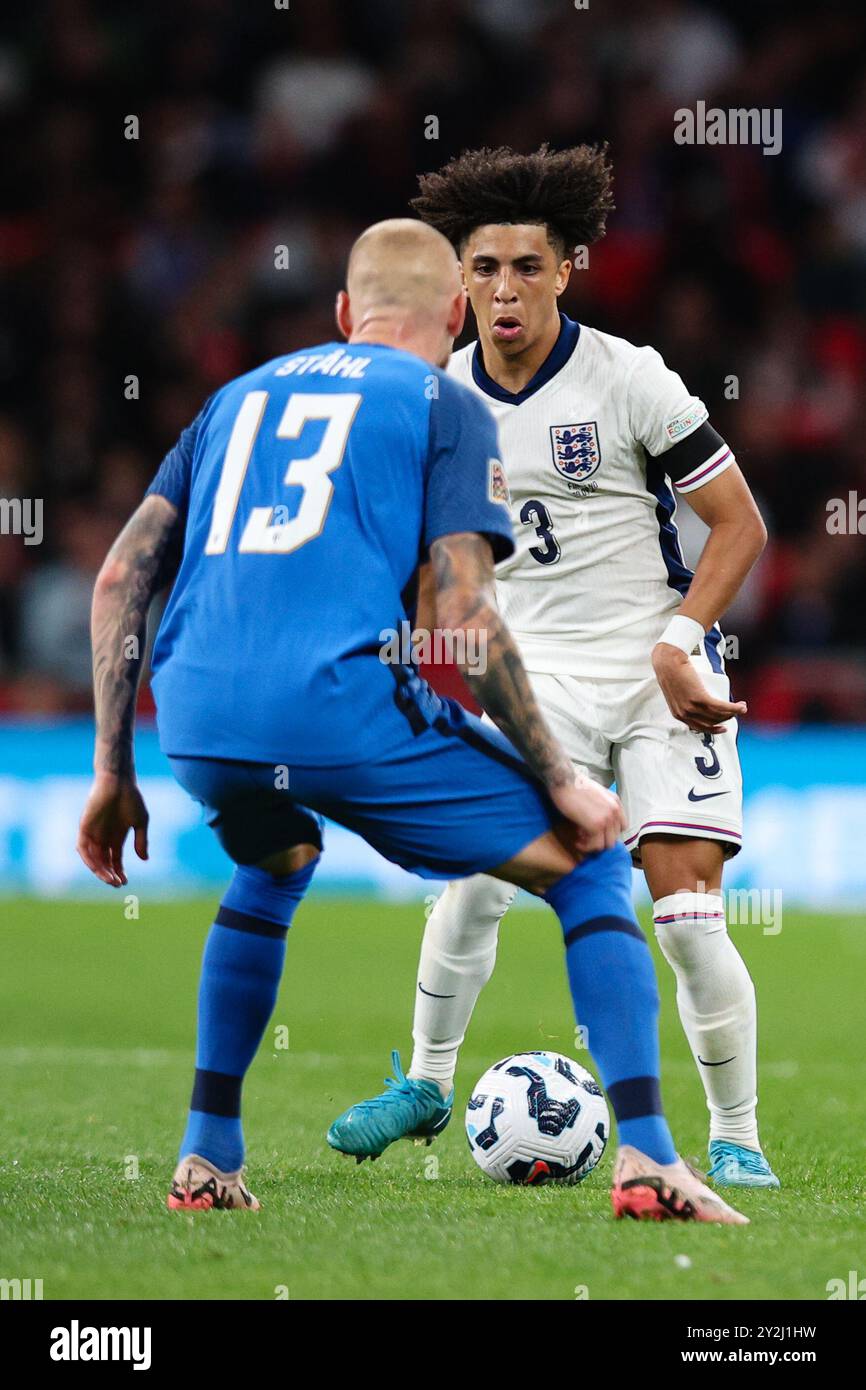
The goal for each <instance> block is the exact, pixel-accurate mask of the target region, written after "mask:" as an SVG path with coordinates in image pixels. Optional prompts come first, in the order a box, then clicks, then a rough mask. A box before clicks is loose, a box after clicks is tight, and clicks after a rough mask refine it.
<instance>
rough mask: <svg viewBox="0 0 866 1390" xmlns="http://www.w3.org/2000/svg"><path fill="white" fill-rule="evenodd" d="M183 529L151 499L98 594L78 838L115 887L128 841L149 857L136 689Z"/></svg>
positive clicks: (125, 533)
mask: <svg viewBox="0 0 866 1390" xmlns="http://www.w3.org/2000/svg"><path fill="white" fill-rule="evenodd" d="M182 531H183V524H182V521H181V518H180V516H179V513H178V510H177V508H176V507H175V506H174V505H173V503H171V502H169V501H168V499H167V498H165V497H160V496H159V495H153V496H150V497H146V498H145V500H144V501H143V502H142V504H141V506H140V507H139V508H138V510H137V511H136V512H135V513H134V514H133V516H132V517H131V519H130V520H129V522H128V523H127V525H126V526H125V527H124V529H123V530H122V531H121V533H120V535H119V536H118V538H117V540H116V541H115V542H114V545H113V546H112V547H111V550H110V551H109V553H108V556H107V557H106V560H105V563H104V564H103V566H102V569H101V570H100V572H99V575H98V577H97V580H96V585H95V588H94V591H93V608H92V613H91V637H92V642H93V696H94V707H95V712H96V751H95V756H94V764H93V766H94V775H95V780H94V784H93V788H92V790H91V793H90V797H89V799H88V802H87V805H86V807H85V809H84V814H83V816H82V818H81V825H80V828H79V835H78V852H79V854H80V855H81V857H82V859H83V860H84V862H85V864H86V865H87V866H88V868H89V869H91V870H92V871H93V873H94V874H96V876H97V878H100V879H102V881H103V883H108V884H110V885H111V886H112V887H115V888H119V887H120V886H121V885H122V884H124V883H126V881H127V880H126V875H125V874H124V872H123V843H124V840H125V839H126V836H127V833H128V831H129V830H130V829H134V831H135V850H136V853H137V854H138V856H139V858H141V859H146V858H147V810H146V808H145V805H144V801H143V800H142V797H141V793H140V792H139V790H138V787H137V786H136V781H135V762H134V756H133V728H134V723H135V705H136V698H137V695H138V683H139V679H140V676H141V667H142V660H143V657H144V647H145V640H146V635H147V614H148V609H149V608H150V605H151V603H152V601H153V599H154V596H155V595H156V594H157V593H158V592H159V591H160V589H162V588H164V587H165V585H166V584H167V583H168V582H169V581H170V580H171V579H172V578H173V577H174V574H175V573H176V570H177V565H178V561H179V558H180V551H181V542H182Z"/></svg>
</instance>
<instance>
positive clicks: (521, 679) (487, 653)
mask: <svg viewBox="0 0 866 1390" xmlns="http://www.w3.org/2000/svg"><path fill="white" fill-rule="evenodd" d="M430 557H431V561H432V565H433V573H434V579H435V588H436V614H437V620H438V626H439V627H440V628H444V629H446V630H449V631H451V632H452V633H456V632H459V631H462V632H464V633H467V634H469V633H473V634H474V635H475V637H476V641H475V642H474V644H473V647H474V650H475V651H476V652H478V653H479V654H480V655H481V657H482V659H481V660H479V661H478V662H477V663H472V662H465V661H461V662H458V665H459V666H460V670H461V673H462V675H463V677H464V679H465V680H466V682H467V684H468V686H469V688H470V690H471V691H472V693H473V695H474V696H475V698H476V699H477V701H478V703H479V704H480V705H481V707H482V709H484V710H485V711H486V712H487V714H489V716H490V718H491V719H492V720H493V721H494V723H495V724H497V725H498V727H499V728H500V729H501V730H502V732H503V733H504V734H505V735H506V736H507V737H508V738H509V739H510V740H511V742H512V743H513V744H514V746H515V748H516V749H517V750H518V751H519V752H520V753H521V754H522V756H523V757H524V759H525V760H526V762H527V764H528V765H529V767H530V768H531V770H532V771H533V772H534V773H535V775H536V777H537V778H538V779H539V781H541V782H543V783H544V785H545V787H546V788H547V791H548V794H549V795H550V797H551V800H552V801H553V802H554V804H555V805H556V807H557V809H558V810H559V811H560V812H561V813H562V815H563V816H565V817H566V819H568V820H570V821H572V822H573V823H574V824H576V825H577V826H578V830H579V840H578V847H579V848H580V849H582V850H584V851H585V852H588V851H590V850H595V849H602V848H604V847H605V846H607V847H610V846H611V845H612V844H613V843H614V841H615V840H616V839H617V837H618V835H619V833H620V831H621V830H622V829H623V828H624V820H623V816H622V808H621V806H620V803H619V800H618V798H617V797H615V796H614V795H613V794H612V793H611V792H609V791H606V790H605V789H604V788H603V787H600V786H599V785H598V784H597V783H595V782H592V781H590V779H589V778H587V777H584V776H583V775H578V776H575V771H574V767H573V766H572V763H571V760H570V759H569V757H568V754H567V753H566V752H565V749H564V748H563V747H562V746H561V744H560V743H559V741H558V739H557V738H556V737H555V736H554V734H553V733H552V731H551V730H550V728H549V727H548V724H547V721H546V720H545V718H544V715H543V714H542V712H541V710H540V709H539V707H538V703H537V701H536V699H535V695H534V694H533V691H532V687H531V685H530V684H529V680H528V678H527V675H526V671H525V669H524V666H523V662H522V661H521V659H520V653H519V652H518V650H517V646H516V645H515V642H514V638H513V637H512V635H511V633H510V632H509V630H508V628H507V626H506V624H505V623H504V622H503V620H502V617H501V615H500V613H499V609H498V607H497V604H496V592H495V580H494V573H493V551H492V549H491V546H490V542H489V541H488V540H486V539H485V537H484V536H481V535H478V534H476V533H470V532H464V533H459V534H454V535H447V536H443V537H441V538H440V539H439V540H436V541H434V542H433V544H432V545H431V547H430ZM466 646H467V648H468V649H472V648H470V644H469V643H467V644H466Z"/></svg>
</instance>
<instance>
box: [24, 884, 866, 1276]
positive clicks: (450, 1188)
mask: <svg viewBox="0 0 866 1390" xmlns="http://www.w3.org/2000/svg"><path fill="white" fill-rule="evenodd" d="M213 908H214V904H213V902H209V901H206V900H198V901H193V902H186V903H176V904H172V905H170V906H169V905H157V904H151V905H148V903H147V900H146V899H143V900H142V902H141V909H140V917H139V919H138V920H137V921H127V920H126V919H125V917H124V910H123V899H122V898H120V897H117V898H110V897H109V895H108V894H106V900H105V901H103V902H98V903H94V904H92V905H86V904H81V903H78V904H66V903H54V902H35V901H15V902H5V903H2V904H0V960H2V967H0V1115H2V1122H0V1278H16V1277H17V1278H30V1279H38V1278H41V1279H42V1280H43V1290H44V1297H45V1298H46V1299H51V1298H76V1297H81V1298H108V1299H110V1298H144V1299H147V1298H154V1299H168V1298H181V1299H190V1298H192V1299H221V1298H251V1299H274V1298H280V1297H288V1298H290V1299H438V1298H456V1299H565V1300H573V1299H575V1298H589V1299H590V1300H593V1299H631V1298H638V1299H647V1298H649V1299H657V1298H699V1299H712V1300H722V1299H732V1298H752V1299H754V1298H793V1299H824V1298H826V1297H827V1293H826V1286H827V1282H828V1280H831V1279H834V1278H842V1279H845V1280H847V1278H848V1271H849V1270H851V1269H855V1270H858V1271H859V1275H860V1277H862V1276H863V1275H864V1274H866V1204H864V1200H863V1199H864V1187H866V1183H864V1178H863V1136H864V1133H866V1063H864V1058H863V1051H862V989H863V985H862V981H863V978H864V974H866V934H864V932H863V930H862V923H860V922H858V921H857V920H856V918H855V917H854V916H853V915H852V916H850V917H844V916H835V917H831V916H817V915H805V914H795V913H793V912H792V913H790V914H787V915H786V916H785V918H784V922H783V927H782V931H781V932H780V933H779V934H778V935H777V936H769V935H767V936H765V935H763V934H762V932H761V928H760V927H739V928H734V936H735V938H736V940H737V941H738V943H739V945H740V947H741V949H742V951H743V953H744V955H745V957H746V959H747V960H748V963H749V965H750V968H751V970H752V972H753V975H754V977H755V980H756V983H757V987H758V998H759V1006H760V1030H761V1031H760V1055H761V1066H762V1096H761V1107H760V1116H761V1121H762V1134H763V1139H764V1144H765V1147H766V1148H767V1151H768V1153H769V1154H770V1155H771V1157H772V1160H773V1163H774V1165H775V1167H776V1170H777V1171H778V1173H779V1175H780V1177H781V1178H782V1181H783V1184H784V1188H783V1191H781V1192H779V1193H769V1194H762V1193H743V1194H739V1204H740V1205H741V1206H742V1208H743V1209H744V1210H745V1211H746V1212H747V1213H748V1215H749V1216H750V1217H751V1218H752V1225H751V1226H750V1227H748V1228H747V1229H725V1228H710V1227H682V1226H677V1225H665V1226H653V1225H646V1226H644V1225H639V1224H637V1223H635V1222H615V1221H614V1220H613V1219H612V1217H611V1213H610V1207H609V1198H608V1180H609V1176H610V1168H611V1163H612V1153H613V1145H612V1144H611V1145H609V1147H608V1151H607V1153H606V1154H605V1157H604V1159H603V1160H602V1163H601V1165H600V1167H599V1168H598V1169H597V1170H596V1171H595V1173H593V1174H592V1175H591V1177H590V1178H589V1179H588V1180H587V1181H586V1182H585V1183H583V1184H582V1185H581V1186H580V1187H576V1188H563V1189H557V1188H540V1189H527V1188H504V1187H497V1186H495V1185H494V1184H493V1183H491V1182H489V1181H488V1180H487V1179H486V1178H485V1177H483V1175H482V1174H481V1173H480V1172H479V1170H478V1169H477V1168H476V1167H475V1164H474V1163H473V1161H472V1159H471V1157H470V1154H469V1151H468V1148H467V1145H466V1140H465V1136H464V1132H463V1123H462V1118H463V1108H464V1106H465V1103H466V1099H467V1096H468V1094H469V1091H470V1089H471V1086H472V1084H473V1082H474V1081H475V1080H476V1079H477V1078H478V1076H480V1074H481V1072H482V1071H483V1070H484V1069H485V1068H486V1067H487V1066H489V1065H490V1064H491V1063H492V1062H494V1061H496V1060H498V1059H499V1058H500V1057H502V1056H504V1055H506V1054H507V1053H509V1052H514V1051H519V1050H523V1049H529V1048H540V1047H548V1048H551V1049H554V1050H558V1051H562V1052H566V1053H568V1052H572V1053H573V1054H574V1055H576V1056H577V1057H578V1059H579V1060H581V1059H582V1060H584V1061H585V1060H586V1054H585V1053H584V1054H581V1053H579V1052H578V1053H575V1052H574V1047H573V1042H574V1028H573V1021H572V1018H571V1010H570V1005H569V1000H568V994H567V988H566V982H565V972H564V967H563V961H562V949H561V945H560V941H559V935H558V927H557V924H556V922H555V920H554V918H553V916H552V914H547V913H544V912H536V911H532V910H529V911H527V910H523V911H519V910H516V911H514V912H512V913H511V914H509V916H508V918H507V920H506V924H505V927H504V929H503V934H502V945H501V948H500V960H499V965H498V968H497V971H496V973H495V975H494V978H493V980H492V982H491V984H490V985H489V986H488V988H487V990H486V991H485V993H484V995H483V996H482V999H481V1001H480V1004H479V1007H478V1010H477V1013H476V1018H475V1020H474V1023H473V1026H472V1029H471V1032H470V1035H469V1038H468V1039H467V1044H466V1047H465V1050H464V1052H463V1056H462V1062H461V1067H460V1073H459V1078H458V1092H457V1106H456V1111H455V1118H454V1119H453V1120H452V1123H451V1126H450V1127H449V1129H448V1130H447V1131H446V1132H445V1133H444V1135H443V1136H442V1137H441V1138H440V1139H439V1140H438V1141H437V1142H436V1143H435V1144H434V1145H433V1147H432V1148H429V1149H428V1148H418V1147H415V1146H413V1145H411V1144H407V1143H403V1144H399V1145H397V1146H394V1147H393V1148H391V1149H390V1150H389V1151H387V1152H386V1154H385V1155H384V1156H383V1157H382V1158H381V1159H380V1160H379V1161H378V1162H377V1163H375V1164H371V1163H365V1164H363V1165H362V1166H360V1167H357V1166H356V1165H355V1164H354V1163H353V1162H352V1161H351V1160H349V1159H346V1158H342V1157H340V1156H338V1155H336V1154H333V1153H332V1152H331V1151H330V1150H329V1149H328V1148H327V1146H326V1145H325V1141H324V1135H325V1130H326V1128H327V1125H328V1123H329V1121H330V1120H331V1119H332V1118H333V1116H334V1115H335V1114H337V1112H338V1111H340V1110H342V1109H343V1108H344V1107H345V1106H346V1105H347V1104H349V1103H350V1102H351V1101H353V1100H357V1099H360V1098H361V1097H363V1096H365V1095H369V1094H372V1093H374V1092H377V1091H379V1090H381V1081H382V1077H383V1075H384V1074H385V1072H386V1070H388V1069H389V1054H390V1049H391V1047H392V1046H395V1045H396V1046H399V1047H400V1048H401V1050H402V1052H403V1059H404V1062H405V1063H406V1064H408V1054H409V1051H410V1036H409V1033H410V1017H411V1008H412V998H413V991H414V971H415V962H416V956H417V950H418V945H419V942H420V939H421V933H422V929H423V909H422V906H421V905H420V904H411V905H400V906H393V905H382V904H377V903H371V902H365V903H361V902H355V901H349V900H346V901H344V900H339V899H333V900H332V899H327V898H321V897H320V898H318V899H316V897H315V894H314V895H313V898H312V899H311V900H310V901H309V902H308V903H307V904H305V905H304V906H303V907H302V908H301V910H300V911H299V913H298V916H297V919H296V922H295V926H294V927H293V929H292V932H291V935H290V942H289V952H288V960H287V967H286V973H285V978H284V981H283V986H282V992H281V995H280V999H279V1002H278V1005H277V1009H276V1013H275V1015H274V1019H273V1027H274V1028H275V1029H276V1028H280V1027H282V1028H284V1029H287V1030H288V1047H287V1048H285V1047H281V1046H278V1045H277V1044H278V1043H280V1042H283V1041H284V1040H285V1038H284V1035H280V1036H278V1035H277V1034H276V1033H275V1032H274V1031H271V1032H269V1034H268V1036H267V1038H266V1040H265V1042H264V1043H263V1045H262V1048H261V1051H260V1053H259V1056H258V1057H257V1059H256V1062H255V1064H254V1066H253V1069H252V1071H251V1073H250V1077H249V1080H248V1083H247V1088H246V1098H245V1121H246V1131H247V1143H248V1173H249V1182H250V1186H251V1187H252V1189H253V1191H254V1192H256V1194H257V1195H258V1197H259V1198H260V1200H261V1202H262V1205H263V1211H262V1212H261V1214H260V1215H259V1216H249V1215H245V1214H241V1213H238V1214H236V1215H235V1214H230V1213H211V1214H209V1215H202V1216H178V1215H176V1214H171V1213H169V1212H168V1211H166V1209H165V1206H164V1200H165V1193H166V1189H167V1184H168V1180H169V1178H170V1176H171V1172H172V1168H173V1165H174V1159H175V1150H176V1145H177V1143H178V1140H179V1136H180V1132H181V1129H182V1124H183V1118H184V1109H185V1105H186V1101H187V1098H188V1093H189V1087H190V1082H191V1075H192V1060H193V1041H194V1022H195V994H196V980H197V973H198V962H199V957H200V953H201V946H202V942H203V939H204V935H205V933H206V930H207V926H208V924H209V922H210V920H211V917H212V913H213ZM659 977H660V982H661V987H662V998H663V1003H662V1056H663V1072H662V1075H663V1089H664V1095H665V1100H666V1104H667V1108H668V1113H669V1116H670V1119H671V1122H672V1125H673V1128H674V1133H675V1137H676V1139H677V1142H678V1145H679V1147H680V1150H681V1152H682V1153H683V1154H684V1155H686V1156H687V1157H690V1158H692V1159H694V1160H697V1161H698V1163H700V1164H702V1165H703V1164H704V1163H705V1142H706V1118H705V1110H704V1103H703V1095H702V1092H701V1089H700V1085H699V1082H698V1079H697V1076H696V1075H695V1073H694V1069H693V1065H692V1062H691V1059H690V1057H689V1055H688V1052H687V1048H686V1044H685V1040H684V1038H683V1037H682V1034H681V1031H680V1026H679V1020H678V1018H677V1015H676V1008H675V1004H674V999H673V989H672V983H673V982H672V976H671V974H670V971H669V970H668V968H667V966H666V965H665V964H664V962H660V969H659ZM682 1257H686V1258H685V1259H684V1258H682Z"/></svg>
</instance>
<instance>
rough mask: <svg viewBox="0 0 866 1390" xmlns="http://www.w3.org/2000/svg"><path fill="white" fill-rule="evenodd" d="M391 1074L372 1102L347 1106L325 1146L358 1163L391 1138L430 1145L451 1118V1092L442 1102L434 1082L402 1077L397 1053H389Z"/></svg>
mask: <svg viewBox="0 0 866 1390" xmlns="http://www.w3.org/2000/svg"><path fill="white" fill-rule="evenodd" d="M391 1064H392V1066H393V1068H394V1075H393V1076H387V1077H386V1078H385V1086H386V1087H387V1090H385V1091H384V1092H383V1094H382V1095H381V1096H375V1097H374V1098H373V1099H372V1100H359V1101H358V1104H357V1105H350V1106H349V1109H348V1110H344V1111H343V1114H342V1115H340V1117H339V1119H336V1120H335V1121H334V1123H333V1124H332V1125H331V1128H330V1129H329V1130H328V1143H329V1144H330V1146H331V1148H332V1149H337V1150H338V1151H339V1152H340V1153H343V1154H354V1156H355V1158H356V1159H357V1161H358V1162H359V1163H363V1161H364V1159H365V1158H373V1159H375V1158H378V1157H379V1155H380V1154H381V1153H384V1151H385V1149H387V1147H388V1145H389V1144H393V1143H394V1140H395V1139H414V1140H415V1141H416V1142H418V1143H421V1142H426V1143H427V1144H432V1143H433V1140H434V1139H435V1138H436V1135H437V1134H441V1133H442V1131H443V1129H444V1128H445V1126H446V1125H447V1123H448V1121H449V1120H450V1119H451V1109H452V1106H453V1105H454V1091H453V1090H452V1091H451V1094H450V1095H449V1096H447V1097H446V1099H445V1100H443V1099H442V1092H441V1091H440V1090H439V1087H438V1086H437V1085H436V1082H435V1081H415V1080H413V1079H412V1077H409V1076H404V1075H403V1068H402V1067H401V1065H400V1054H399V1052H396V1051H394V1052H392V1053H391Z"/></svg>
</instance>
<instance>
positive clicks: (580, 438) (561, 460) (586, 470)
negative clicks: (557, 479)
mask: <svg viewBox="0 0 866 1390" xmlns="http://www.w3.org/2000/svg"><path fill="white" fill-rule="evenodd" d="M550 446H551V448H552V450H553V466H554V468H555V469H556V471H557V473H561V474H562V476H563V477H564V478H568V479H569V481H571V482H573V483H580V482H583V481H584V480H585V479H586V478H590V477H592V475H593V473H595V472H596V471H597V469H598V467H599V464H600V463H601V445H600V444H599V442H598V425H597V424H596V423H595V421H594V420H589V421H587V422H586V423H585V424H583V425H551V426H550Z"/></svg>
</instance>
